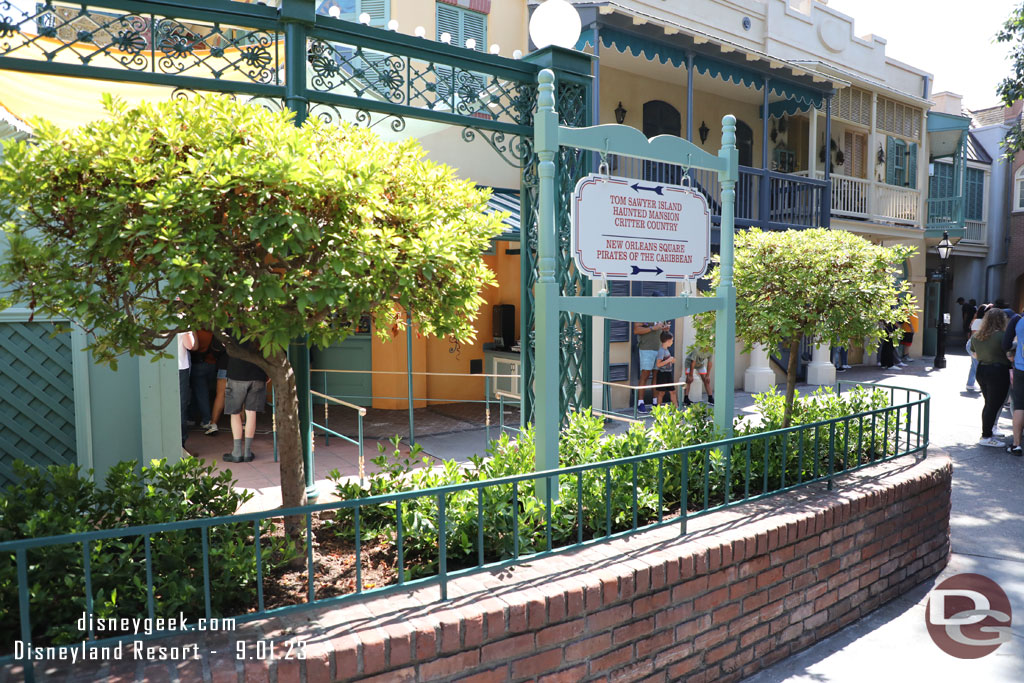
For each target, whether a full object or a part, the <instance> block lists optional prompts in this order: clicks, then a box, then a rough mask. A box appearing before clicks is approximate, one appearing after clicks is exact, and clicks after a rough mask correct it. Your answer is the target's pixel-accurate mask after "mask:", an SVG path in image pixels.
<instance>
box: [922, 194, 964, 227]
mask: <svg viewBox="0 0 1024 683" xmlns="http://www.w3.org/2000/svg"><path fill="white" fill-rule="evenodd" d="M963 216H964V198H963V197H929V198H928V227H929V228H932V229H939V230H941V229H945V228H960V227H963Z"/></svg>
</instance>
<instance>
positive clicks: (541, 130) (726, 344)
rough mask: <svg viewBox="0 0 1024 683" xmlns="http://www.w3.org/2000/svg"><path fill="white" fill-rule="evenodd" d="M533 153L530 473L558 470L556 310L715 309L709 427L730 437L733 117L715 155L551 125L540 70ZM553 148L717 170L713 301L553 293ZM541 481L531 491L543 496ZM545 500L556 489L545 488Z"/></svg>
mask: <svg viewBox="0 0 1024 683" xmlns="http://www.w3.org/2000/svg"><path fill="white" fill-rule="evenodd" d="M538 81H539V83H540V86H539V88H538V96H537V115H536V118H535V126H536V129H535V133H534V149H535V151H536V153H537V157H538V159H539V165H538V177H539V181H540V202H539V209H538V211H539V213H538V216H537V225H538V227H537V260H538V278H537V285H536V294H535V298H536V306H537V307H536V315H537V322H536V356H537V358H536V374H535V377H536V383H535V385H534V389H535V393H536V410H535V413H534V414H535V415H536V420H535V422H536V429H537V437H536V469H537V471H544V470H554V469H557V468H558V433H559V430H560V428H561V422H562V415H561V411H560V410H559V390H560V388H559V368H558V344H559V334H558V332H559V331H558V319H559V314H560V313H561V312H570V313H577V314H580V315H590V316H601V317H606V318H616V319H619V320H667V319H670V318H677V317H681V316H688V315H694V314H695V313H703V312H705V311H716V327H715V365H716V372H715V394H716V395H717V396H718V400H717V401H716V402H715V424H717V425H718V427H719V429H721V430H722V431H723V432H725V434H726V435H729V434H731V428H732V417H733V368H734V366H735V358H734V356H735V331H736V289H735V287H733V283H732V260H733V254H732V248H733V230H734V217H735V215H734V214H735V204H736V189H735V188H736V179H737V177H738V169H737V166H738V156H737V151H736V118H735V117H733V116H732V115H728V116H725V117H724V118H723V119H722V147H721V149H720V150H719V152H718V155H717V156H716V155H713V154H709V153H707V152H705V151H704V150H702V149H700V148H699V147H697V146H696V145H694V144H693V143H691V142H688V141H687V140H683V139H682V138H678V137H675V136H670V135H659V136H657V137H655V138H652V139H650V140H648V139H647V138H646V137H645V136H644V135H643V133H641V132H640V131H638V130H636V129H635V128H630V127H629V126H622V125H618V124H604V125H600V126H589V127H586V128H570V127H565V126H560V125H558V112H556V111H555V95H554V81H555V75H554V73H553V72H552V71H551V70H550V69H543V70H542V71H541V72H540V73H539V75H538ZM560 146H566V147H575V148H577V149H584V150H589V151H593V152H599V153H602V154H620V155H624V156H632V157H637V158H642V159H648V160H651V161H660V162H665V163H669V164H677V165H680V166H683V168H684V169H689V168H704V169H708V170H712V171H717V172H718V177H719V181H720V182H721V186H722V198H721V204H722V209H721V216H722V222H721V232H720V252H719V253H720V256H721V266H720V267H721V280H720V283H721V284H720V285H719V287H718V289H717V290H715V294H714V296H709V297H691V296H688V295H686V294H684V295H681V296H678V297H663V298H653V297H614V298H610V297H608V296H607V293H606V292H604V293H602V294H600V295H598V296H560V295H559V292H558V279H557V273H556V265H557V259H556V246H557V239H558V238H557V234H556V231H555V226H556V225H557V223H556V216H555V204H556V202H555V199H556V197H555V180H556V170H557V169H556V163H555V157H556V155H557V153H558V148H559V147H560ZM545 488H546V486H545V483H539V484H538V493H539V494H540V495H541V496H545V495H546V493H547V492H546V491H545ZM551 493H552V495H554V494H555V490H552V492H551Z"/></svg>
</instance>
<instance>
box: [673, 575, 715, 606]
mask: <svg viewBox="0 0 1024 683" xmlns="http://www.w3.org/2000/svg"><path fill="white" fill-rule="evenodd" d="M707 589H708V577H706V576H701V577H699V578H696V579H691V580H690V581H687V582H686V583H683V584H680V585H678V586H676V587H675V588H673V589H672V602H683V601H684V600H687V599H689V598H692V597H695V596H698V595H701V594H702V593H704V592H706V591H707Z"/></svg>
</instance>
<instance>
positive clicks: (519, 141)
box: [461, 128, 533, 168]
mask: <svg viewBox="0 0 1024 683" xmlns="http://www.w3.org/2000/svg"><path fill="white" fill-rule="evenodd" d="M461 135H462V140H463V141H464V142H473V141H474V140H476V137H477V135H479V136H480V137H481V138H483V140H484V142H486V143H487V144H488V145H490V146H491V149H493V150H494V151H495V152H497V153H498V156H499V157H500V158H501V160H502V161H504V162H505V163H506V164H508V165H509V166H512V167H513V168H521V167H522V165H523V160H524V159H528V158H529V157H530V155H531V154H532V152H533V140H532V139H531V138H529V137H523V136H522V135H506V134H505V133H503V132H501V131H500V130H483V129H480V128H463V129H462V134H461ZM506 138H507V139H508V142H506Z"/></svg>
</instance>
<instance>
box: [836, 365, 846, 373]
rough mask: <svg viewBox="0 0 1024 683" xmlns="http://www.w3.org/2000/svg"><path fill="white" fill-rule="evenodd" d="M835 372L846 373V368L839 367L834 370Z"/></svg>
mask: <svg viewBox="0 0 1024 683" xmlns="http://www.w3.org/2000/svg"><path fill="white" fill-rule="evenodd" d="M836 372H846V368H845V367H843V366H842V365H840V366H839V367H838V368H836Z"/></svg>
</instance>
